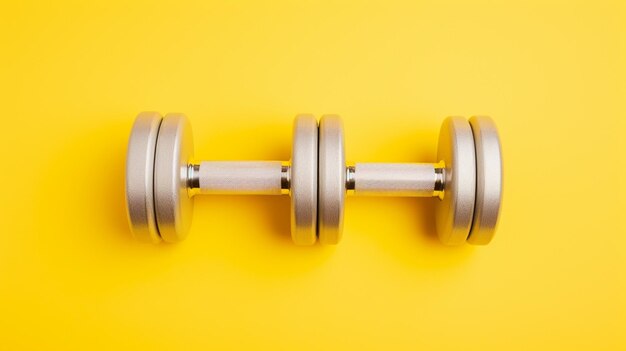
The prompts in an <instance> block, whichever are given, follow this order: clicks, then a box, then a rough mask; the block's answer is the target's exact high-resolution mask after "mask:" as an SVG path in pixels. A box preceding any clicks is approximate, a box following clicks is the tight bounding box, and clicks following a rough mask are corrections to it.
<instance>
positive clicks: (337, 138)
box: [318, 115, 502, 245]
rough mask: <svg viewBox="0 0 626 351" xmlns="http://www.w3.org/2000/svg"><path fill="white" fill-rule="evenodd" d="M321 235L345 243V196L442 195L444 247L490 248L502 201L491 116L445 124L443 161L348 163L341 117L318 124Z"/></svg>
mask: <svg viewBox="0 0 626 351" xmlns="http://www.w3.org/2000/svg"><path fill="white" fill-rule="evenodd" d="M319 131H320V132H319V163H318V167H319V184H318V190H319V193H318V211H319V215H318V237H319V240H320V242H321V243H325V244H336V243H338V242H339V240H340V239H341V235H342V230H343V217H344V215H343V214H344V199H345V196H346V193H348V194H353V195H369V196H414V197H438V198H439V200H440V201H438V202H437V204H436V211H435V212H436V215H435V217H436V218H435V221H436V228H437V233H438V235H439V238H440V240H441V242H443V243H444V244H448V245H457V244H461V243H464V242H465V241H467V242H469V243H470V244H475V245H486V244H488V243H489V242H490V241H491V239H492V237H493V235H494V232H495V227H496V223H497V220H498V214H499V211H500V202H501V197H502V159H501V152H500V139H499V137H498V131H497V129H496V126H495V124H494V122H493V121H492V120H491V118H489V117H484V116H480V117H472V118H470V119H469V122H468V121H467V120H466V119H465V118H462V117H448V118H447V119H446V120H444V122H443V124H442V126H441V130H440V134H439V147H438V152H437V160H438V161H439V162H438V163H356V164H354V165H351V166H346V161H345V146H344V131H343V124H342V122H341V119H340V118H339V116H336V115H326V116H322V118H321V120H320V125H319Z"/></svg>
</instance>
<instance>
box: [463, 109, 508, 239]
mask: <svg viewBox="0 0 626 351" xmlns="http://www.w3.org/2000/svg"><path fill="white" fill-rule="evenodd" d="M469 123H470V125H471V127H472V132H473V133H474V144H475V146H476V177H477V178H476V206H475V208H474V220H473V222H472V229H471V230H470V233H469V237H468V238H467V242H468V243H470V244H473V245H487V244H489V242H490V241H491V239H493V235H494V234H495V231H496V225H497V223H498V215H499V213H500V203H501V201H502V152H501V149H500V138H499V137H498V129H497V128H496V124H495V123H494V122H493V120H492V119H491V118H489V117H486V116H475V117H472V118H470V120H469Z"/></svg>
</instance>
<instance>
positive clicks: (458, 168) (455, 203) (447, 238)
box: [435, 117, 476, 245]
mask: <svg viewBox="0 0 626 351" xmlns="http://www.w3.org/2000/svg"><path fill="white" fill-rule="evenodd" d="M437 157H438V160H439V161H443V162H444V164H445V185H444V191H443V199H441V201H439V202H438V203H437V205H436V208H435V217H436V227H437V233H438V234H439V239H440V240H441V242H443V243H444V244H448V245H459V244H462V243H464V242H465V241H466V240H467V237H468V235H469V231H470V227H471V225H472V218H473V216H474V201H475V197H476V154H475V151H474V137H473V135H472V128H471V127H470V125H469V122H467V120H465V118H463V117H448V118H446V119H445V120H444V121H443V124H442V125H441V132H440V134H439V150H438V151H437Z"/></svg>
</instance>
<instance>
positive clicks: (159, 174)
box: [126, 112, 318, 245]
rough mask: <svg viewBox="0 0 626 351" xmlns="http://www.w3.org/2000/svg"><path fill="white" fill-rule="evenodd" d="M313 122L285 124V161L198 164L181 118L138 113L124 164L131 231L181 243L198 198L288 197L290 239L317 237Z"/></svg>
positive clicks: (187, 126)
mask: <svg viewBox="0 0 626 351" xmlns="http://www.w3.org/2000/svg"><path fill="white" fill-rule="evenodd" d="M317 156H318V124H317V119H316V118H315V117H313V116H311V115H298V116H296V118H295V119H294V123H293V146H292V154H291V163H288V162H281V161H203V162H195V160H194V158H193V136H192V132H191V126H190V124H189V121H188V120H187V118H186V117H185V116H184V115H183V114H167V115H166V116H165V117H161V115H160V114H158V113H156V112H143V113H140V114H139V115H138V116H137V118H136V120H135V123H134V125H133V127H132V130H131V136H130V140H129V143H128V151H127V159H126V201H127V209H128V218H129V220H130V224H131V230H132V232H133V234H134V236H135V237H137V238H138V239H140V240H143V241H149V242H154V243H157V242H160V241H161V240H163V241H166V242H177V241H181V240H183V239H184V238H185V236H186V235H187V232H188V230H189V227H190V224H191V217H192V210H193V197H194V196H195V195H198V194H257V195H258V194H263V195H281V194H289V195H290V196H291V236H292V239H293V241H294V242H295V243H296V244H301V245H310V244H313V243H315V241H316V240H317V171H318V166H317V162H318V160H317V159H318V157H317Z"/></svg>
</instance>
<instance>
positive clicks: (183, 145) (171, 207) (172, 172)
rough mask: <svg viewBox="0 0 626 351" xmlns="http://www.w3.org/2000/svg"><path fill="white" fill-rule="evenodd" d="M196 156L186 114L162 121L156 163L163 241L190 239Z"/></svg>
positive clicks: (158, 208) (155, 181) (156, 203)
mask: <svg viewBox="0 0 626 351" xmlns="http://www.w3.org/2000/svg"><path fill="white" fill-rule="evenodd" d="M192 155H193V135H192V133H191V125H190V124H189V121H188V120H187V118H186V117H185V115H183V114H179V113H170V114H167V115H166V116H165V118H163V121H162V122H161V127H160V128H159V135H158V138H157V147H156V156H155V162H154V197H155V210H156V220H157V224H158V230H159V234H160V235H161V238H162V239H163V240H165V241H167V242H178V241H181V240H183V239H184V238H185V237H186V236H187V232H188V231H189V227H190V226H191V218H192V214H193V199H192V198H191V197H190V195H189V193H188V190H187V189H188V188H187V170H188V166H189V164H190V163H191V159H192Z"/></svg>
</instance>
